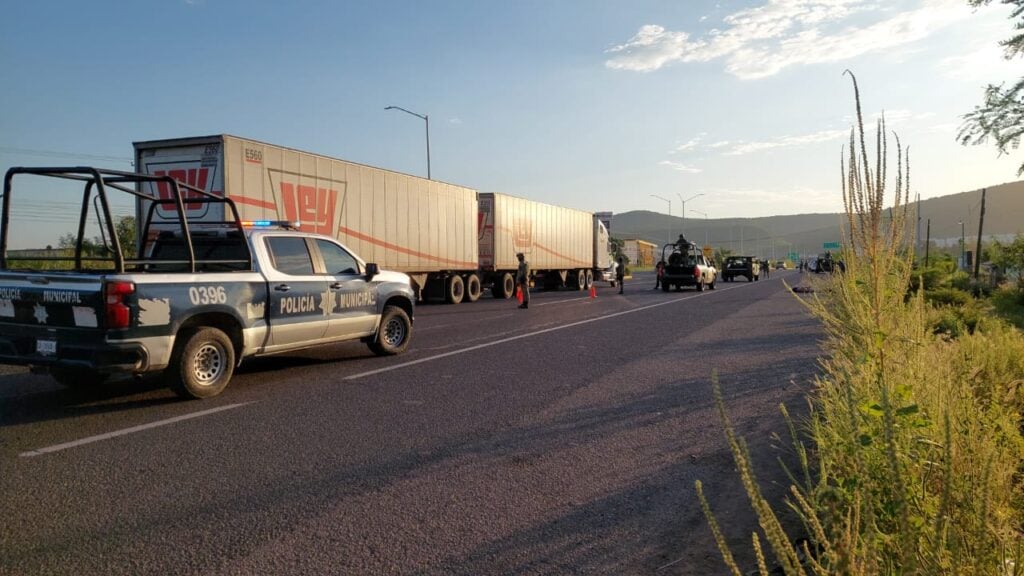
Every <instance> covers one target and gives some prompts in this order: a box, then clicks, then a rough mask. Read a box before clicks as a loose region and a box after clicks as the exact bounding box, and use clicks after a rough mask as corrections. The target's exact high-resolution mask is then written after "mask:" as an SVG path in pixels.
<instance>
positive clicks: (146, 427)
mask: <svg viewBox="0 0 1024 576" xmlns="http://www.w3.org/2000/svg"><path fill="white" fill-rule="evenodd" d="M247 404H252V402H242V403H241V404H228V405H227V406H221V407H219V408H211V409H209V410H203V411H202V412H195V413H192V414H184V415H182V416H175V417H174V418H168V419H166V420H158V421H156V422H150V423H149V424H142V425H141V426H132V427H131V428H124V429H122V430H115V431H114V432H107V433H106V434H97V435H96V436H89V437H88V438H82V439H81V440H73V441H71V442H65V443H63V444H54V445H53V446H47V447H45V448H37V449H35V450H29V451H28V452H22V453H21V454H18V456H21V457H22V458H31V457H33V456H42V455H43V454H49V453H51V452H59V451H60V450H67V449H68V448H75V447H78V446H82V445H84V444H92V443H93V442H99V441H101V440H109V439H111V438H117V437H118V436H125V435H127V434H134V433H135V432H142V431H143V430H149V429H150V428H158V427H160V426H166V425H168V424H174V423H175V422H181V421H182V420H191V419H192V418H199V417H200V416H208V415H210V414H215V413H217V412H223V411H224V410H231V409H233V408H241V407H242V406H245V405H247Z"/></svg>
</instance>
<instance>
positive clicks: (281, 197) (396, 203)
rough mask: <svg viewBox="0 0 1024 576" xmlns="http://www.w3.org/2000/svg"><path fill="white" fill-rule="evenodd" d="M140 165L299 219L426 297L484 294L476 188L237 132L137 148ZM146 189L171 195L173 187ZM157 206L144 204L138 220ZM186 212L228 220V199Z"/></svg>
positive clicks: (162, 209)
mask: <svg viewBox="0 0 1024 576" xmlns="http://www.w3.org/2000/svg"><path fill="white" fill-rule="evenodd" d="M135 166H136V171H137V172H140V173H143V174H149V175H157V176H160V175H170V176H172V177H173V178H175V179H177V180H180V181H182V182H185V183H186V184H190V185H192V186H196V187H198V188H201V189H203V190H206V191H208V192H211V193H213V194H216V195H220V196H227V197H230V198H231V199H232V200H234V202H235V204H236V205H237V206H238V209H239V211H240V215H239V216H240V217H241V219H242V220H253V221H256V220H287V221H289V222H299V223H300V229H301V230H303V231H308V232H316V233H320V234H326V235H328V236H332V237H334V238H337V239H338V240H339V241H340V242H342V243H343V244H345V245H346V246H347V247H349V248H351V249H352V250H353V251H354V252H356V253H358V254H359V255H360V256H362V257H363V258H364V259H365V260H366V261H367V262H375V263H377V264H378V265H379V266H380V267H381V268H382V269H387V270H394V271H398V272H404V273H406V274H408V275H409V276H410V278H411V279H412V283H413V287H414V289H415V290H416V292H417V295H418V296H419V297H420V298H423V297H424V296H426V295H431V294H439V295H440V294H443V295H444V297H445V298H446V299H447V300H448V301H449V302H453V303H458V302H461V301H462V300H463V299H464V298H465V299H467V300H470V301H473V300H476V299H477V298H479V297H480V293H481V286H482V283H481V276H480V274H479V270H478V266H479V265H478V262H479V258H478V243H477V241H478V235H477V227H478V224H477V218H478V210H477V193H476V191H475V190H473V189H471V188H465V187H463V186H456V185H453V184H447V183H444V182H439V181H437V180H427V179H424V178H418V177H416V176H409V175H407V174H400V173H398V172H392V171H390V170H383V169H381V168H374V167H371V166H365V165H362V164H356V163H353V162H347V161H344V160H338V159H335V158H330V157H327V156H321V155H317V154H311V153H308V152H302V151H299V150H293V149H290V148H284V147H281V146H275V145H272V144H266V143H263V142H257V141H254V140H247V139H243V138H238V137H235V136H228V135H215V136H204V137H197V138H181V139H173V140H155V141H148V142H136V143H135ZM145 185H147V186H156V187H157V189H156V190H152V191H151V192H153V193H154V194H158V195H160V196H161V197H163V198H170V197H171V193H172V191H171V190H170V189H169V187H168V189H167V190H162V189H159V186H160V184H152V183H150V184H145ZM164 186H165V187H166V184H164ZM147 192H149V190H147ZM148 209H149V206H148V205H146V204H140V206H139V207H138V208H137V210H138V211H139V215H140V217H139V218H137V219H136V221H138V222H142V221H144V220H145V218H144V215H145V211H146V210H148ZM173 210H174V208H173V207H172V206H170V205H167V206H163V205H158V206H157V208H156V214H155V219H156V220H159V219H160V217H161V216H164V217H167V218H170V217H171V216H173V218H171V219H173V220H175V221H177V216H175V215H173V214H172V213H171V212H173ZM185 210H186V212H187V213H188V217H189V221H193V220H204V221H207V222H214V221H222V220H224V214H223V203H220V204H214V203H201V202H198V201H195V202H186V203H185ZM167 211H171V212H167Z"/></svg>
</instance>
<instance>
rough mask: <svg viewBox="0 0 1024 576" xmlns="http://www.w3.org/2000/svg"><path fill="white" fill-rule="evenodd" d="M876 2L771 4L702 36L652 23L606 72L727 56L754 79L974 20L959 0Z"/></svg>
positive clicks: (777, 0) (622, 47)
mask: <svg viewBox="0 0 1024 576" xmlns="http://www.w3.org/2000/svg"><path fill="white" fill-rule="evenodd" d="M876 1H877V0H768V2H767V3H765V4H763V5H761V6H757V7H753V8H747V9H743V10H739V11H737V12H734V13H732V14H730V15H728V16H726V17H725V18H724V19H723V23H724V24H725V26H724V27H723V28H721V29H713V30H710V31H709V32H708V33H707V34H706V35H705V37H702V38H692V37H691V35H690V34H689V33H687V32H676V31H671V30H667V29H665V28H664V27H663V26H659V25H657V24H647V25H645V26H643V27H641V28H640V30H639V31H638V32H637V34H636V35H635V36H633V37H632V38H630V39H629V40H628V41H626V42H625V43H623V44H619V45H616V46H613V47H611V48H609V49H608V50H606V53H607V54H610V55H611V56H610V57H609V58H608V60H606V61H605V66H606V67H608V68H610V69H612V70H631V71H636V72H652V71H655V70H659V69H661V68H663V67H665V66H668V65H671V64H677V63H689V62H710V61H712V60H716V59H720V58H721V59H724V60H725V69H726V70H727V71H728V72H729V73H730V74H732V75H734V76H736V77H737V78H740V79H744V80H751V79H757V78H764V77H767V76H772V75H774V74H777V73H779V72H780V71H782V70H784V69H785V68H788V67H791V66H798V65H806V64H815V63H823V62H837V61H842V60H848V59H851V58H854V57H856V56H860V55H862V54H866V53H869V52H876V51H880V50H886V49H889V48H893V47H896V46H900V45H905V44H910V43H913V42H917V41H919V40H921V39H923V38H926V37H927V36H929V35H930V34H932V33H934V32H935V31H936V30H939V29H940V28H942V27H944V26H947V25H949V24H951V23H953V22H956V21H957V20H960V19H963V18H968V17H970V15H971V13H970V9H969V7H967V6H966V3H964V2H962V1H961V0H915V2H914V6H915V7H913V8H909V9H905V10H903V11H894V10H884V9H879V4H876ZM871 18H873V19H874V20H873V21H870V19H871ZM865 19H868V20H869V21H867V22H864V20H865Z"/></svg>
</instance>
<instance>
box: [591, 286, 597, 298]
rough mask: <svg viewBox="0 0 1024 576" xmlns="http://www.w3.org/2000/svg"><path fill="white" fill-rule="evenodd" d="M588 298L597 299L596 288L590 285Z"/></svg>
mask: <svg viewBox="0 0 1024 576" xmlns="http://www.w3.org/2000/svg"><path fill="white" fill-rule="evenodd" d="M590 297H591V298H597V286H594V285H593V284H591V285H590Z"/></svg>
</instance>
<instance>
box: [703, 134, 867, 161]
mask: <svg viewBox="0 0 1024 576" xmlns="http://www.w3.org/2000/svg"><path fill="white" fill-rule="evenodd" d="M849 135H850V131H849V130H848V129H840V130H821V131H818V132H812V133H811V134H802V135H799V136H782V137H779V138H775V139H773V140H764V141H760V142H736V143H735V144H733V145H732V148H730V149H729V150H727V151H725V152H724V153H723V155H724V156H742V155H744V154H752V153H754V152H760V151H762V150H772V149H774V148H792V147H794V146H804V145H806V144H817V143H819V142H830V141H832V140H839V139H840V138H847V137H849Z"/></svg>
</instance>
